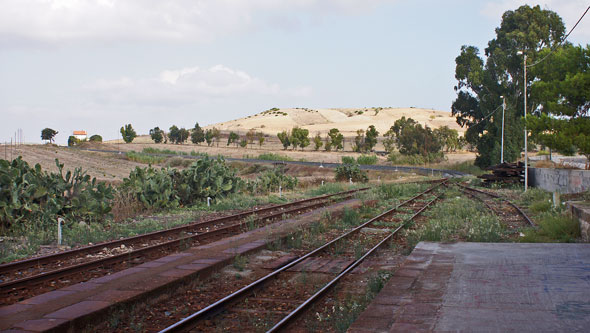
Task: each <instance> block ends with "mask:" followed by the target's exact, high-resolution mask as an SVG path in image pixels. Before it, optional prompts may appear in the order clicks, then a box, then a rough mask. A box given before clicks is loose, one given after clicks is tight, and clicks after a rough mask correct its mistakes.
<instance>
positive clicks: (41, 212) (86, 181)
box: [0, 157, 114, 229]
mask: <svg viewBox="0 0 590 333" xmlns="http://www.w3.org/2000/svg"><path fill="white" fill-rule="evenodd" d="M55 164H56V166H57V168H58V172H57V173H47V172H44V171H43V170H42V169H41V166H40V165H39V164H36V165H35V167H34V168H31V167H30V166H29V164H28V163H27V162H25V161H23V160H22V158H21V157H19V158H17V159H14V160H13V161H12V162H8V161H6V160H0V224H1V226H2V227H3V228H7V229H8V228H10V227H11V226H13V225H15V224H29V223H30V224H33V225H35V226H36V225H53V224H54V223H55V220H56V219H57V217H58V216H61V217H64V218H65V219H66V220H74V219H85V220H98V219H100V218H102V217H103V216H104V215H107V214H109V213H110V211H111V204H110V200H111V199H112V198H113V193H114V191H113V188H112V187H111V186H108V185H105V184H104V183H98V182H97V181H96V178H93V179H90V176H89V175H87V174H86V172H84V171H82V169H81V168H76V169H75V170H74V172H71V171H68V172H66V173H65V175H64V172H63V167H64V165H63V164H60V163H59V161H58V160H57V159H56V160H55Z"/></svg>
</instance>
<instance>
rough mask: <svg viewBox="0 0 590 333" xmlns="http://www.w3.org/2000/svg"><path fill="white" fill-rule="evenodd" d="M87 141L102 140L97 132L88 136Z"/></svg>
mask: <svg viewBox="0 0 590 333" xmlns="http://www.w3.org/2000/svg"><path fill="white" fill-rule="evenodd" d="M88 141H90V142H102V136H100V135H98V134H94V135H93V136H91V137H90V139H88Z"/></svg>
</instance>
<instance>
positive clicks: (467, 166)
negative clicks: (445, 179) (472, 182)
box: [442, 161, 486, 176]
mask: <svg viewBox="0 0 590 333" xmlns="http://www.w3.org/2000/svg"><path fill="white" fill-rule="evenodd" d="M442 168H443V169H447V170H454V171H459V172H464V173H468V174H471V175H474V176H481V175H483V174H485V173H486V171H485V170H482V169H480V168H479V167H478V166H477V165H474V164H473V161H465V162H461V163H455V164H450V165H445V166H443V167H442Z"/></svg>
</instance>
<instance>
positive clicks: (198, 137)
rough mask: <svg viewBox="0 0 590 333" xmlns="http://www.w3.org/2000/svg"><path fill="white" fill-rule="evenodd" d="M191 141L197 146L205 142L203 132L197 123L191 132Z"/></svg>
mask: <svg viewBox="0 0 590 333" xmlns="http://www.w3.org/2000/svg"><path fill="white" fill-rule="evenodd" d="M191 141H192V142H193V143H194V144H197V145H198V144H199V143H201V142H204V141H205V131H203V129H202V128H201V126H199V123H196V124H195V127H194V128H193V129H192V131H191Z"/></svg>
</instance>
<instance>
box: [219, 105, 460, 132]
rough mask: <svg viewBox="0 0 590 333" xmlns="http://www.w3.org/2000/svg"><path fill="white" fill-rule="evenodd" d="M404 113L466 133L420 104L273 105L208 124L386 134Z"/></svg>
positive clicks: (243, 129) (265, 129)
mask: <svg viewBox="0 0 590 333" xmlns="http://www.w3.org/2000/svg"><path fill="white" fill-rule="evenodd" d="M403 116H405V117H406V118H412V119H414V120H416V121H418V122H419V123H421V124H422V125H424V124H426V125H428V126H429V127H431V128H438V127H441V126H445V125H446V126H449V127H450V128H453V129H456V130H457V131H459V133H463V132H464V129H463V128H461V127H460V126H459V125H457V123H456V121H455V117H453V116H451V113H450V112H445V111H435V110H426V109H418V108H361V109H307V108H294V109H278V108H273V109H270V110H267V111H263V112H261V113H258V114H255V115H253V116H248V117H245V118H241V119H236V120H230V121H226V122H222V123H217V124H213V125H210V126H207V128H211V127H217V128H218V129H220V130H222V131H236V132H239V133H245V132H247V131H248V130H250V129H255V130H256V131H262V132H264V133H266V134H270V135H276V133H278V132H281V131H283V130H290V129H291V128H293V127H295V126H298V127H301V128H306V129H308V130H309V133H310V135H315V133H318V132H319V133H320V134H322V135H323V134H325V133H327V132H328V131H329V130H330V129H331V128H334V127H335V128H338V129H339V130H340V131H341V132H342V133H343V134H344V135H345V136H354V135H356V131H357V130H358V129H367V127H369V126H370V125H375V127H376V128H377V130H378V131H379V133H380V134H384V133H385V132H387V130H388V129H389V128H390V127H391V126H392V125H393V123H394V122H395V121H396V120H397V119H400V118H401V117H403Z"/></svg>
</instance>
